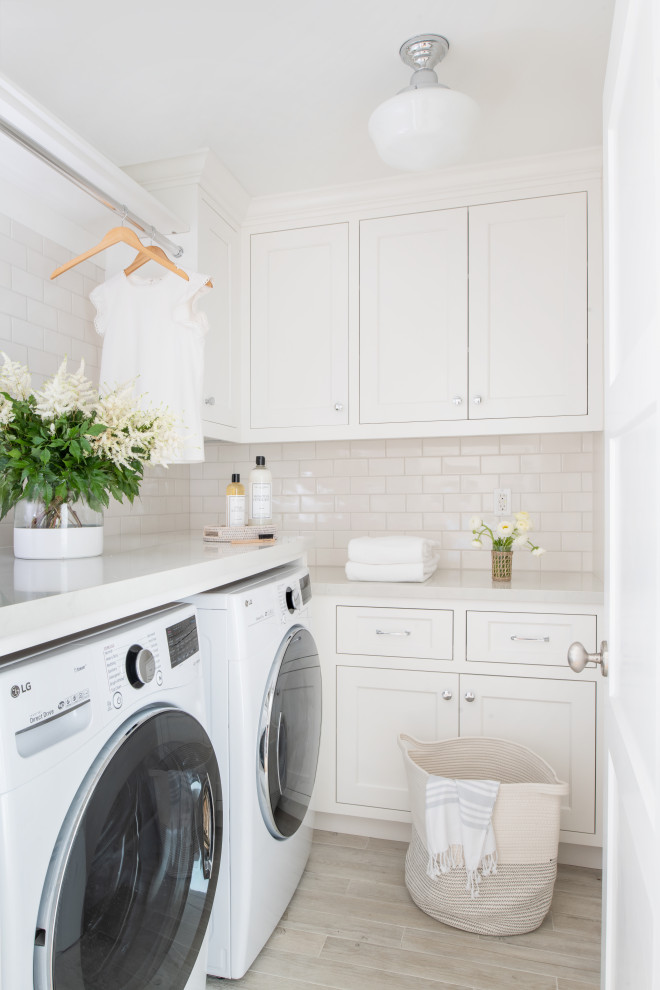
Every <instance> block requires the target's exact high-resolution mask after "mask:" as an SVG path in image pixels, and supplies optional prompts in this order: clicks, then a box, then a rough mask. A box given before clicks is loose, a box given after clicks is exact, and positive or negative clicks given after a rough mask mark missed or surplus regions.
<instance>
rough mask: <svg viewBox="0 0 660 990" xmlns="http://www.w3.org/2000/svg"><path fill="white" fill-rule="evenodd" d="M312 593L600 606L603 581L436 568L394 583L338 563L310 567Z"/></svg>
mask: <svg viewBox="0 0 660 990" xmlns="http://www.w3.org/2000/svg"><path fill="white" fill-rule="evenodd" d="M310 574H311V579H312V594H313V595H331V596H332V597H337V598H338V597H347V598H361V599H366V598H387V599H390V598H391V599H397V600H401V599H402V598H407V599H412V598H416V599H433V600H457V599H458V600H470V601H482V602H493V603H497V602H500V603H501V602H548V603H554V602H556V603H559V604H562V603H563V604H572V605H601V604H602V603H603V584H602V581H600V579H599V578H597V577H596V576H595V575H594V574H582V573H575V574H574V573H565V572H563V571H546V572H536V571H522V570H520V571H518V572H517V573H516V571H515V568H514V573H513V576H512V579H511V581H510V582H506V583H505V582H503V583H502V584H498V583H497V582H496V581H493V580H492V579H491V576H490V571H477V570H475V571H445V570H441V569H438V570H437V571H436V572H435V574H432V575H431V577H430V578H428V580H426V581H423V582H419V583H417V582H406V583H405V584H403V583H402V584H398V583H395V582H387V581H349V580H348V578H347V577H346V574H345V573H344V568H343V567H312V568H310Z"/></svg>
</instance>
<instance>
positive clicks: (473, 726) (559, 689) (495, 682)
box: [460, 675, 596, 833]
mask: <svg viewBox="0 0 660 990" xmlns="http://www.w3.org/2000/svg"><path fill="white" fill-rule="evenodd" d="M468 692H472V694H474V700H473V701H468V700H466V694H468ZM460 732H461V735H462V736H492V737H493V738H496V739H508V740H510V741H511V742H517V743H520V744H521V745H522V746H527V747H528V748H529V749H531V750H533V751H534V752H535V753H538V754H539V756H541V757H543V759H544V760H545V761H546V762H547V763H549V764H550V766H551V767H552V769H553V770H554V771H555V773H556V774H557V776H558V777H559V779H560V780H563V781H565V782H566V783H567V784H568V785H569V787H570V793H569V795H568V797H567V798H565V799H564V804H563V805H562V817H561V827H562V829H565V830H568V831H573V832H586V833H593V832H594V830H595V812H596V685H595V684H594V683H593V681H592V682H591V683H590V682H588V681H578V680H577V679H576V680H575V681H574V682H573V681H554V680H543V679H541V678H538V679H536V678H531V677H488V676H481V675H475V676H470V675H461V700H460Z"/></svg>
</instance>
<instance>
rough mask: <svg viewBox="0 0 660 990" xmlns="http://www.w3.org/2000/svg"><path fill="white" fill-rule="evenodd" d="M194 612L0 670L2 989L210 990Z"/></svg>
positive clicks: (211, 839)
mask: <svg viewBox="0 0 660 990" xmlns="http://www.w3.org/2000/svg"><path fill="white" fill-rule="evenodd" d="M205 723H206V711H205V704H204V699H203V671H202V663H201V658H200V652H199V640H198V631H197V620H196V617H195V610H194V608H192V606H190V605H176V606H170V607H166V608H164V609H161V610H158V611H157V612H154V613H149V614H148V615H144V616H142V617H140V618H139V619H137V620H135V621H130V622H126V623H122V624H118V625H115V626H106V627H102V629H101V630H99V631H94V632H92V633H90V634H89V635H87V636H83V637H78V638H75V639H70V640H60V641H58V642H57V643H56V644H51V645H50V647H49V648H44V649H43V650H42V651H41V652H31V653H30V654H26V655H18V654H17V655H14V656H13V657H12V658H9V659H8V661H7V662H6V663H5V664H4V665H2V666H0V835H1V836H2V842H1V843H0V877H2V883H0V988H1V990H29V988H32V987H34V990H107V988H109V987H112V988H116V990H156V988H158V990H184V988H185V990H202V988H203V987H204V986H205V983H206V975H205V970H206V965H205V964H206V951H205V950H206V946H205V933H206V929H207V925H208V920H209V916H210V911H211V905H212V902H213V896H214V893H215V888H216V884H217V880H218V876H219V861H220V851H221V845H222V796H221V795H222V791H221V784H220V774H219V768H218V764H217V761H216V758H215V754H214V752H213V747H212V745H211V741H210V739H209V736H208V735H207V732H206V731H205V728H204V725H205Z"/></svg>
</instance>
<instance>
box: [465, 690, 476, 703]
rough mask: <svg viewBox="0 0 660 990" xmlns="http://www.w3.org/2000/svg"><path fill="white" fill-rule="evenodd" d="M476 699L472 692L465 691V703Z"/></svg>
mask: <svg viewBox="0 0 660 990" xmlns="http://www.w3.org/2000/svg"><path fill="white" fill-rule="evenodd" d="M476 697H477V696H476V694H475V693H474V691H466V692H465V700H466V701H474V700H475V698H476Z"/></svg>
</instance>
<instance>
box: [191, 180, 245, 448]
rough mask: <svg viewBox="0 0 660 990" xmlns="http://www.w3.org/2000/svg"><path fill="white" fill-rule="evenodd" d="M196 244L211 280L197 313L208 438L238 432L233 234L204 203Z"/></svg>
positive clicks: (201, 265)
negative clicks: (205, 328)
mask: <svg viewBox="0 0 660 990" xmlns="http://www.w3.org/2000/svg"><path fill="white" fill-rule="evenodd" d="M198 240H199V248H198V250H199V261H198V265H199V269H200V271H202V272H204V273H206V272H208V273H209V274H210V275H212V276H213V291H212V292H209V293H207V294H206V295H205V296H204V298H203V301H202V302H201V303H200V309H203V310H204V312H205V313H206V314H207V316H208V320H209V333H208V335H207V338H206V345H205V353H204V388H203V401H204V409H203V415H204V429H205V434H206V435H207V436H214V435H216V434H215V430H214V427H218V426H220V427H222V426H228V427H238V417H239V402H238V389H239V387H240V363H239V361H240V353H239V347H240V343H239V338H238V334H237V328H238V326H239V319H238V313H237V306H238V295H239V281H238V234H237V232H236V231H235V230H234V228H233V227H230V225H229V224H228V223H227V222H226V221H225V220H224V219H223V218H222V217H221V216H220V214H219V213H218V212H217V211H216V210H215V209H213V207H212V206H211V205H210V204H209V203H207V202H206V200H204V199H202V200H201V202H200V205H199V232H198ZM219 435H220V436H222V433H220V434H219Z"/></svg>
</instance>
